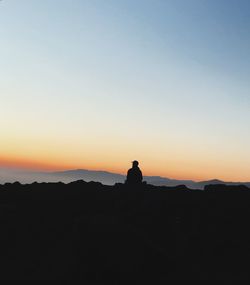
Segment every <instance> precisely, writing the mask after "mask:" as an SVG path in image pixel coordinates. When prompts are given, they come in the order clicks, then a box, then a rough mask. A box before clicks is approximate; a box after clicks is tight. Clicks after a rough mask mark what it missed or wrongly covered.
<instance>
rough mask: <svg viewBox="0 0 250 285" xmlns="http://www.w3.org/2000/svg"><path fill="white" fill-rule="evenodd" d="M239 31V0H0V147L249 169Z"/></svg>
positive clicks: (244, 52)
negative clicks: (0, 138)
mask: <svg viewBox="0 0 250 285" xmlns="http://www.w3.org/2000/svg"><path fill="white" fill-rule="evenodd" d="M249 35H250V2H249V1H247V0H237V1H236V0H234V1H233V0H217V1H216V0H188V1H186V0H165V1H160V0H150V1H149V0H144V1H143V0H133V1H129V0H123V1H121V0H106V1H102V0H71V1H69V0H67V1H66V0H43V1H38V0H22V1H20V0H3V1H2V2H0V100H1V101H0V102H1V104H0V114H1V115H0V119H1V120H0V128H1V132H2V136H3V139H2V144H1V145H0V146H1V149H2V150H1V153H2V154H6V153H15V154H16V155H17V156H20V157H21V154H22V155H24V158H25V157H37V159H36V160H37V161H39V155H40V153H41V152H45V151H46V150H47V149H50V150H51V153H50V157H51V155H52V150H54V153H57V155H58V156H60V154H61V157H62V161H63V157H64V155H65V152H66V153H67V156H65V157H64V160H65V161H66V162H68V161H69V160H70V165H72V166H74V163H73V162H74V159H76V165H77V166H79V165H80V161H79V153H80V155H81V157H82V165H83V166H84V167H85V166H86V167H88V166H89V167H90V168H91V167H92V168H93V165H96V167H99V168H100V167H102V168H103V167H105V165H107V169H118V170H119V169H120V170H121V171H123V169H124V168H125V167H126V165H127V161H130V160H131V159H134V157H137V158H138V159H140V160H141V161H143V162H144V165H145V171H148V173H150V174H158V172H160V174H162V175H165V176H167V175H168V176H171V175H172V176H176V177H177V176H178V177H180V176H182V177H183V178H194V179H195V178H197V179H198V178H205V177H207V178H210V177H212V178H213V177H215V176H216V177H218V178H228V179H230V177H232V179H237V178H238V179H247V178H248V177H249V179H250V165H249V162H250V147H249V146H250V133H249V130H248V129H249V122H250V112H249V111H250V93H249V91H250V83H249V75H250V53H249V50H250V37H249ZM10 142H11V143H10ZM14 142H15V143H14ZM13 144H14V145H13ZM59 150H61V153H60V151H59ZM111 150H112V151H113V156H112V157H109V156H108V155H106V154H107V153H109V152H110V151H111ZM104 154H105V155H104ZM121 154H122V155H121ZM22 158H23V157H22ZM54 159H56V157H55V158H54ZM91 159H92V160H93V163H90V162H91ZM100 161H102V163H101V162H100ZM105 163H106V164H105ZM119 163H120V164H121V165H122V167H121V168H120V167H119V166H118V164H119ZM159 165H161V167H162V168H161V169H160V168H159ZM171 165H176V166H173V168H171ZM178 165H179V168H180V169H177V168H178V167H177V166H178ZM207 165H208V169H207V175H206V173H204V169H205V168H206V167H207ZM123 167H124V168H123ZM190 168H191V169H192V171H191V170H190ZM201 169H202V170H201ZM199 171H201V172H200V173H198V172H199ZM195 173H196V174H195ZM248 173H249V174H248Z"/></svg>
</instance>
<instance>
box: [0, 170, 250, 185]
mask: <svg viewBox="0 0 250 285" xmlns="http://www.w3.org/2000/svg"><path fill="white" fill-rule="evenodd" d="M81 179H82V180H85V181H87V182H89V181H99V182H101V183H103V184H106V185H114V184H115V183H123V182H124V181H125V180H126V176H125V175H121V174H117V173H111V172H107V171H93V170H85V169H76V170H67V171H57V172H30V171H22V170H10V169H0V183H2V184H3V183H6V182H11V183H12V182H15V181H20V182H21V183H32V182H64V183H69V182H72V181H75V180H81ZM144 181H146V182H147V183H148V184H152V185H155V186H178V185H186V186H187V187H189V188H191V189H204V187H205V186H206V185H211V184H226V185H246V186H248V187H250V182H225V181H221V180H218V179H213V180H208V181H200V182H196V181H193V180H177V179H170V178H166V177H161V176H144Z"/></svg>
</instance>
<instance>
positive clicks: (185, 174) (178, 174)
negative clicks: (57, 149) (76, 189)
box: [0, 156, 250, 181]
mask: <svg viewBox="0 0 250 285" xmlns="http://www.w3.org/2000/svg"><path fill="white" fill-rule="evenodd" d="M0 167H3V168H4V167H7V168H13V169H16V168H18V169H23V170H30V171H64V170H69V169H88V170H103V171H109V172H114V173H119V174H126V172H127V169H128V168H129V167H130V161H128V162H127V163H126V164H124V163H123V165H122V166H120V167H119V166H117V167H114V166H111V165H106V166H105V165H104V164H101V163H99V164H98V163H96V164H94V163H90V164H83V163H69V162H68V163H67V162H65V163H63V161H59V160H58V162H51V161H46V160H42V159H41V160H35V159H25V158H22V157H16V158H14V157H11V158H8V157H4V156H0ZM140 167H141V169H142V171H143V175H144V176H162V177H168V178H172V179H179V180H183V179H190V180H194V181H201V180H209V179H215V178H217V179H221V180H224V181H249V180H250V179H249V178H247V176H246V177H245V178H244V177H243V176H242V177H241V178H240V177H237V176H235V178H233V176H230V173H229V175H226V174H225V175H224V176H220V177H219V176H214V175H213V174H210V173H212V169H210V170H209V167H208V168H207V169H206V170H205V171H201V172H200V173H199V176H197V170H196V169H195V168H194V169H191V168H190V169H185V167H184V169H180V168H179V167H178V165H173V166H172V168H171V167H168V168H167V169H166V170H164V168H163V167H156V168H154V169H153V168H150V167H149V166H148V165H146V163H145V164H144V163H143V161H141V163H140ZM209 174H210V176H209Z"/></svg>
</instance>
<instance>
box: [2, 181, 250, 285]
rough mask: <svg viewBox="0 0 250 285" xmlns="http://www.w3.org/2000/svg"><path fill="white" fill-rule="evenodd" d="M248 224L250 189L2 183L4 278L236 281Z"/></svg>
mask: <svg viewBox="0 0 250 285" xmlns="http://www.w3.org/2000/svg"><path fill="white" fill-rule="evenodd" d="M249 220H250V189H249V188H247V187H246V186H226V185H211V186H205V191H200V190H190V189H188V188H186V187H185V186H178V187H172V188H171V187H157V186H152V185H146V184H145V185H144V184H142V185H140V186H137V187H131V186H128V185H124V184H117V185H115V186H105V185H102V184H101V183H96V182H89V183H87V182H84V181H76V182H72V183H69V184H63V183H41V184H38V183H33V184H27V185H21V184H19V183H14V184H5V185H0V221H1V235H0V246H1V255H0V263H1V264H0V266H1V275H0V280H1V281H6V280H7V281H21V280H22V281H26V282H27V281H32V282H37V281H52V280H53V281H54V282H55V284H62V283H63V282H64V283H65V282H66V283H68V284H128V283H129V282H132V281H135V282H137V284H140V282H143V283H142V284H183V282H185V283H188V281H192V282H199V284H213V283H215V282H220V284H237V283H239V284H240V282H242V281H250V271H249V260H250V247H249V242H250V231H249ZM167 282H170V283H167ZM33 284H36V283H33Z"/></svg>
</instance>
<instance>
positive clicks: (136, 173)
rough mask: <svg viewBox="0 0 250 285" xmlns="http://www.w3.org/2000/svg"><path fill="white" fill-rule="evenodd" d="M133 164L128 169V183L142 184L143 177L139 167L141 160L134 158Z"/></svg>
mask: <svg viewBox="0 0 250 285" xmlns="http://www.w3.org/2000/svg"><path fill="white" fill-rule="evenodd" d="M132 164H133V165H132V168H130V169H129V170H128V174H127V180H126V184H140V183H142V179H143V177H142V173H141V170H140V168H139V167H138V165H139V162H138V161H137V160H134V161H133V162H132Z"/></svg>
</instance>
